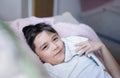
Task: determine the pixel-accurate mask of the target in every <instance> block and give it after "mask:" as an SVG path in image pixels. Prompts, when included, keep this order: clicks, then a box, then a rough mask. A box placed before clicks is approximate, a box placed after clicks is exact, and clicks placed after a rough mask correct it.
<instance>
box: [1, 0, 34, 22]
mask: <svg viewBox="0 0 120 78" xmlns="http://www.w3.org/2000/svg"><path fill="white" fill-rule="evenodd" d="M31 4H32V0H0V17H1V18H2V19H3V20H5V21H12V20H15V19H18V18H25V17H28V16H32V5H31Z"/></svg>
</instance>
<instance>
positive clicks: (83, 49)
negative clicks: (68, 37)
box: [75, 41, 104, 55]
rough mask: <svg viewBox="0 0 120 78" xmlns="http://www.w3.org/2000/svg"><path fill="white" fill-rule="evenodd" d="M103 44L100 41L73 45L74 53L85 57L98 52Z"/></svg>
mask: <svg viewBox="0 0 120 78" xmlns="http://www.w3.org/2000/svg"><path fill="white" fill-rule="evenodd" d="M103 45H104V44H103V43H102V42H101V41H85V42H80V43H77V44H75V46H76V47H77V48H76V52H78V53H79V54H80V55H83V54H85V55H87V54H89V53H91V52H95V51H97V50H100V49H101V48H102V46H103Z"/></svg>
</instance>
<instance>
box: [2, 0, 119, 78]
mask: <svg viewBox="0 0 120 78" xmlns="http://www.w3.org/2000/svg"><path fill="white" fill-rule="evenodd" d="M66 11H68V12H70V13H71V14H72V15H73V16H74V17H75V18H76V19H77V20H78V21H79V22H80V23H85V24H87V25H89V26H90V27H92V28H93V29H94V30H95V32H96V33H97V34H98V36H99V37H100V38H101V40H102V41H103V42H104V43H105V44H106V45H107V47H108V48H109V49H110V51H111V52H112V54H113V56H114V57H115V58H116V60H117V61H118V62H119V64H120V33H119V31H120V0H0V16H1V18H2V19H3V20H4V21H13V20H16V19H18V18H26V17H30V16H36V17H51V16H56V15H60V14H62V13H64V12H66ZM0 42H1V41H0ZM0 48H1V46H0ZM0 78H2V77H0Z"/></svg>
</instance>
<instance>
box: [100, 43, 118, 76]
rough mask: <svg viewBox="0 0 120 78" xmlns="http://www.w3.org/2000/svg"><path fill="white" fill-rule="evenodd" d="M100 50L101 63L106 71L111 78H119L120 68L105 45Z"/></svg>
mask: <svg viewBox="0 0 120 78" xmlns="http://www.w3.org/2000/svg"><path fill="white" fill-rule="evenodd" d="M100 50H101V52H102V55H103V61H104V64H105V66H106V68H107V70H108V71H109V72H110V74H111V75H112V77H113V78H120V67H119V65H118V63H117V62H116V60H115V58H114V57H113V56H112V54H111V53H110V51H109V50H108V49H107V48H106V46H105V45H102V47H101V49H100Z"/></svg>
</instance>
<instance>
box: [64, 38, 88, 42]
mask: <svg viewBox="0 0 120 78" xmlns="http://www.w3.org/2000/svg"><path fill="white" fill-rule="evenodd" d="M62 40H63V41H69V42H73V43H80V42H84V41H88V38H86V37H81V36H69V37H65V38H62Z"/></svg>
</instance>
